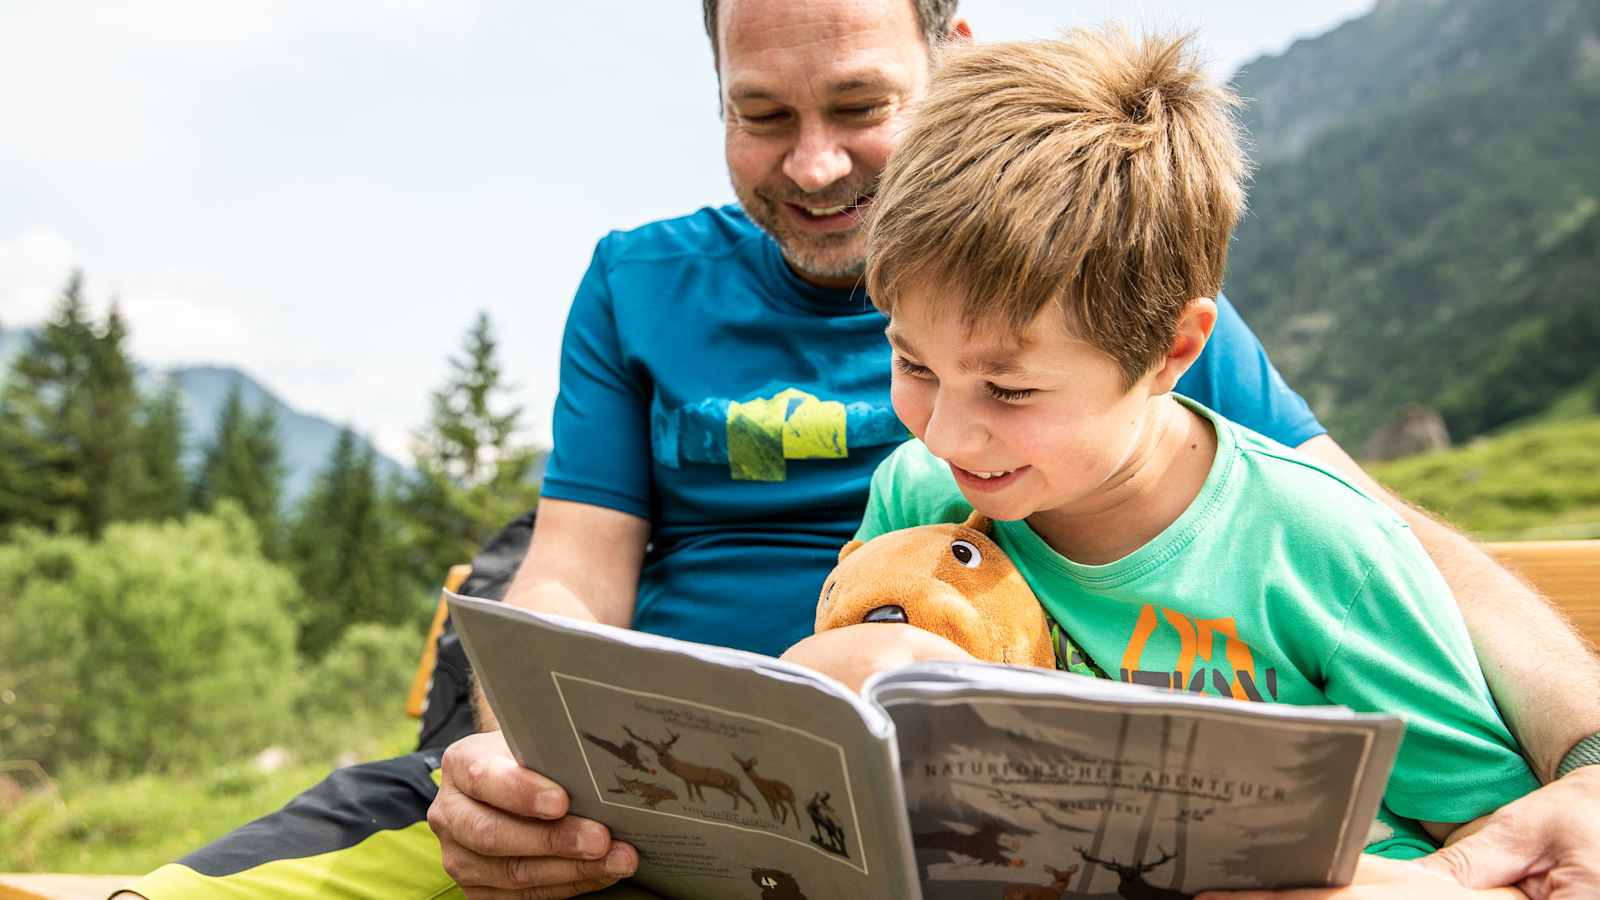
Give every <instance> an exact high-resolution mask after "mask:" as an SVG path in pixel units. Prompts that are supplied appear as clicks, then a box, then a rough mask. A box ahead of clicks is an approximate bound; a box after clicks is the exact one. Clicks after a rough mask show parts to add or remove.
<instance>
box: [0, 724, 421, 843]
mask: <svg viewBox="0 0 1600 900" xmlns="http://www.w3.org/2000/svg"><path fill="white" fill-rule="evenodd" d="M416 727H417V726H416V723H415V722H414V721H412V720H410V719H400V720H396V721H392V722H389V721H386V722H382V723H375V724H373V725H372V726H371V727H370V728H369V729H367V730H368V732H369V733H368V734H366V735H365V736H358V737H355V738H352V739H351V741H350V742H349V743H348V744H347V746H348V747H349V748H350V749H351V751H353V752H354V753H355V754H356V756H357V757H359V758H361V759H382V758H385V757H389V756H398V755H400V754H403V753H407V752H409V751H410V750H411V749H413V747H414V746H415V744H416ZM346 761H348V760H346ZM335 763H336V758H335V757H334V756H330V755H326V754H323V755H316V756H307V757H306V758H305V759H303V760H300V761H295V762H291V763H290V764H289V765H286V766H284V767H283V768H281V769H278V770H277V771H275V772H272V773H270V774H269V773H263V772H261V771H259V770H257V768H256V767H255V766H254V765H253V764H252V763H251V762H250V761H249V760H242V761H237V762H234V763H229V764H226V765H223V766H221V767H218V768H216V769H212V770H209V771H204V772H194V773H174V774H168V775H139V776H136V777H132V778H127V779H121V780H114V781H107V780H105V779H103V778H102V777H100V776H97V775H96V774H95V773H94V772H92V771H90V770H87V769H75V770H74V769H69V770H67V771H65V772H62V773H61V774H60V777H59V779H58V780H57V783H56V786H57V788H58V792H59V797H57V796H55V795H51V794H49V793H38V794H35V795H33V796H32V797H30V798H29V799H27V800H24V801H23V802H22V804H21V805H19V806H18V807H16V808H15V809H12V810H11V811H10V812H8V813H6V814H5V815H4V816H0V871H11V872H78V873H83V874H139V873H144V872H148V871H150V870H152V869H155V868H157V867H158V866H161V865H163V864H165V863H168V862H171V861H173V860H175V859H177V858H178V857H180V856H183V855H184V854H186V853H188V852H189V851H191V850H194V849H196V848H197V847H200V846H202V845H204V844H206V843H209V842H210V841H212V840H215V839H216V838H218V837H221V836H222V835H224V834H226V833H227V832H229V831H231V830H233V829H235V828H237V827H239V826H240V825H243V824H245V823H246V822H249V821H251V820H253V819H256V818H259V817H260V816H263V815H265V814H267V813H269V812H272V811H274V810H276V809H278V808H279V807H281V806H283V805H284V804H285V803H287V802H288V801H289V800H290V799H291V798H293V797H294V796H295V795H296V794H298V793H300V792H301V791H303V790H305V789H306V788H308V787H310V786H312V785H313V784H316V783H317V782H318V781H321V780H322V779H323V778H324V777H326V776H327V775H328V773H329V772H331V771H332V770H333V768H334V766H335Z"/></svg>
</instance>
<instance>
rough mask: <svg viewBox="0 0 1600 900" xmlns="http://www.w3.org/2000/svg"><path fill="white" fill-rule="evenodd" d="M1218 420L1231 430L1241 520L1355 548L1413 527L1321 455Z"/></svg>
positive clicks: (1373, 545) (1235, 507)
mask: <svg viewBox="0 0 1600 900" xmlns="http://www.w3.org/2000/svg"><path fill="white" fill-rule="evenodd" d="M1213 415H1215V414H1213ZM1214 421H1215V422H1216V424H1217V427H1218V428H1219V429H1221V428H1227V429H1229V431H1230V432H1231V436H1232V453H1233V456H1234V460H1233V462H1234V466H1235V468H1236V469H1237V470H1238V471H1237V473H1236V476H1235V477H1234V478H1233V479H1230V480H1232V481H1234V482H1235V484H1234V486H1233V487H1234V490H1233V491H1232V493H1233V495H1234V496H1233V498H1232V499H1233V503H1231V504H1230V506H1231V512H1232V513H1233V515H1232V518H1233V519H1234V521H1235V522H1236V523H1240V524H1242V523H1243V522H1248V523H1250V525H1251V527H1255V528H1258V529H1267V530H1272V531H1278V532H1280V533H1283V534H1285V535H1287V536H1290V537H1292V538H1293V539H1294V540H1296V541H1300V542H1304V541H1310V542H1313V543H1316V544H1323V545H1325V546H1326V547H1327V548H1328V549H1330V550H1334V549H1336V548H1344V549H1345V550H1346V551H1354V552H1360V551H1361V550H1363V549H1378V548H1388V547H1389V546H1391V545H1392V543H1393V542H1394V541H1395V539H1396V537H1397V536H1398V535H1401V534H1405V533H1407V532H1409V530H1410V526H1408V525H1407V524H1406V522H1405V520H1404V519H1402V518H1400V516H1399V514H1398V513H1396V512H1395V511H1394V510H1393V509H1390V508H1389V507H1388V506H1387V505H1385V504H1384V503H1383V502H1381V501H1380V500H1378V499H1377V498H1375V497H1373V496H1372V495H1371V494H1369V493H1367V492H1366V491H1365V490H1363V489H1362V488H1361V487H1360V486H1358V485H1356V484H1355V483H1354V482H1353V481H1351V480H1350V479H1349V478H1347V477H1345V476H1344V475H1343V474H1341V473H1339V472H1336V471H1334V470H1333V469H1331V468H1329V467H1328V466H1327V465H1325V464H1324V463H1322V462H1321V461H1320V460H1316V459H1313V458H1312V457H1310V456H1309V455H1307V454H1305V453H1302V452H1300V451H1298V450H1295V449H1292V448H1290V447H1285V446H1284V445H1282V444H1280V443H1278V442H1277V441H1274V440H1272V439H1271V438H1268V437H1265V436H1263V435H1261V434H1258V433H1257V432H1254V431H1251V430H1250V429H1249V428H1246V427H1244V426H1243V425H1239V424H1237V423H1234V422H1230V421H1228V420H1226V419H1222V418H1221V417H1220V416H1219V417H1217V418H1216V419H1215V420H1214ZM1241 520H1242V521H1241ZM1385 552H1387V551H1385Z"/></svg>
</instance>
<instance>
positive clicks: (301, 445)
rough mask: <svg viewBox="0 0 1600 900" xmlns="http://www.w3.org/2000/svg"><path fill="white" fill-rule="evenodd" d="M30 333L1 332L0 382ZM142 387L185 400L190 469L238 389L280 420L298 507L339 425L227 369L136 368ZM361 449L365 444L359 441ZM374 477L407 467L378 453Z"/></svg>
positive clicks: (289, 497)
mask: <svg viewBox="0 0 1600 900" xmlns="http://www.w3.org/2000/svg"><path fill="white" fill-rule="evenodd" d="M32 333H33V332H32V330H31V329H14V330H0V380H3V378H4V373H6V372H9V371H10V370H11V361H12V360H13V359H14V358H15V357H16V355H17V354H18V353H20V352H21V351H22V348H23V347H24V346H25V345H26V344H27V341H28V340H29V339H30V338H31V336H32ZM139 377H140V381H141V387H142V388H143V389H144V390H147V391H148V390H154V389H158V388H159V387H160V386H161V385H163V384H165V383H166V382H167V381H168V380H170V381H172V382H174V383H176V384H177V386H178V391H179V394H180V395H181V396H182V397H183V413H184V426H185V431H184V434H185V446H184V463H185V465H186V466H188V467H189V468H190V469H191V470H193V468H194V467H195V466H196V465H197V464H198V463H199V459H200V453H201V449H202V448H203V447H204V446H205V444H206V443H207V442H209V441H210V440H211V437H212V435H213V434H214V433H215V431H216V425H217V414H218V413H219V412H221V410H222V405H223V403H224V402H225V401H226V400H227V398H228V391H229V390H231V389H232V387H233V385H235V384H237V385H238V386H239V390H240V396H241V398H242V399H243V400H244V405H245V408H246V409H249V410H250V411H251V412H252V413H256V412H259V411H260V410H261V409H262V408H263V407H267V408H270V409H271V410H272V411H273V413H274V414H275V415H276V416H277V419H278V439H279V441H280V443H281V444H282V447H283V462H284V500H285V501H286V503H287V504H289V505H291V506H292V505H293V504H295V503H297V502H298V501H299V500H300V498H301V497H303V496H305V494H306V492H307V491H309V490H310V489H311V485H312V483H313V482H314V481H315V480H316V476H317V474H318V473H319V472H321V471H322V469H323V467H324V466H326V465H327V462H328V457H329V455H330V454H331V453H332V452H333V447H334V444H335V443H336V442H337V441H338V439H339V431H340V426H339V425H338V424H336V423H334V422H330V421H328V420H327V419H324V418H322V417H320V416H313V415H308V414H306V413H302V412H300V411H298V410H296V409H294V408H293V407H291V406H290V405H289V404H287V403H285V402H283V400H281V399H279V398H278V396H277V395H275V394H273V393H272V392H271V391H270V390H268V389H267V388H266V387H264V386H262V385H261V383H260V382H258V381H256V380H255V379H254V378H251V377H250V376H249V375H247V374H246V373H244V372H243V371H241V370H239V369H235V368H230V367H227V366H178V367H175V368H170V369H153V368H150V367H146V366H140V367H139ZM357 440H358V441H360V442H362V445H363V446H367V444H366V442H365V439H363V438H359V437H358V438H357ZM377 466H378V474H379V476H380V477H382V478H386V479H387V478H395V477H398V476H401V475H403V474H405V473H406V472H407V471H408V470H407V468H406V467H405V466H403V465H401V464H400V463H398V462H396V461H395V460H393V459H391V458H390V457H388V456H385V455H383V454H382V453H378V454H377Z"/></svg>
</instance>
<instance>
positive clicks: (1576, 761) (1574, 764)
mask: <svg viewBox="0 0 1600 900" xmlns="http://www.w3.org/2000/svg"><path fill="white" fill-rule="evenodd" d="M1584 766H1600V731H1597V732H1595V733H1594V734H1591V735H1589V736H1588V737H1586V738H1584V739H1583V740H1581V741H1579V742H1578V743H1577V744H1575V745H1573V748H1572V749H1571V750H1568V751H1567V755H1566V756H1563V757H1562V758H1561V765H1559V766H1556V777H1557V778H1560V777H1562V776H1563V775H1566V774H1568V773H1569V772H1572V771H1574V770H1577V769H1581V768H1583V767H1584Z"/></svg>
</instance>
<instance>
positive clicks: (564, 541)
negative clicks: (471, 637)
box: [473, 499, 650, 731]
mask: <svg viewBox="0 0 1600 900" xmlns="http://www.w3.org/2000/svg"><path fill="white" fill-rule="evenodd" d="M649 540H650V523H649V522H647V521H645V520H644V519H641V518H639V517H638V516H632V515H629V514H627V513H624V512H618V511H616V510H614V509H606V508H605V507H602V506H592V505H590V504H587V503H574V502H572V501H570V500H554V499H549V500H542V501H540V502H539V516H538V518H537V519H535V520H534V525H533V540H532V541H531V542H530V543H529V545H528V553H527V555H526V556H524V557H523V559H522V565H521V566H519V567H518V568H517V574H516V575H515V576H513V577H512V579H511V585H510V586H509V587H507V588H506V596H505V602H506V603H509V604H511V605H512V606H519V607H521V608H523V609H528V610H533V611H534V612H546V613H554V614H556V615H562V616H569V617H571V618H574V619H584V620H587V621H590V622H601V623H604V624H606V625H616V626H619V627H622V628H626V627H627V626H628V625H629V623H631V622H632V621H633V605H634V601H635V599H636V598H637V597H638V593H639V571H640V569H641V568H642V567H643V565H644V548H645V544H646V543H648V542H649ZM473 698H474V706H475V708H476V710H477V716H478V729H479V730H480V731H497V730H498V729H499V726H498V725H497V723H496V722H495V719H494V713H492V712H491V711H490V710H489V704H488V703H486V702H485V701H484V696H483V691H482V689H481V688H479V687H478V686H477V682H476V679H474V682H473Z"/></svg>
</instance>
